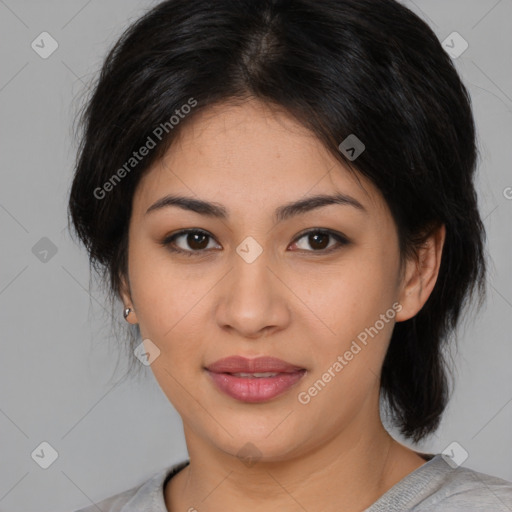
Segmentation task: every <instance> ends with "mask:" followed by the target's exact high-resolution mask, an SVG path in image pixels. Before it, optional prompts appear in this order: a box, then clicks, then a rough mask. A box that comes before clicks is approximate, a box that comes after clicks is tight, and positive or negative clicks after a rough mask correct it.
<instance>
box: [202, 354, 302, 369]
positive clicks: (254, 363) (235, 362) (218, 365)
mask: <svg viewBox="0 0 512 512" xmlns="http://www.w3.org/2000/svg"><path fill="white" fill-rule="evenodd" d="M206 369H207V370H209V371H211V372H214V373H265V372H275V373H293V372H296V371H298V370H304V368H301V367H300V366H296V365H293V364H290V363H287V362H286V361H283V360H282V359H277V358H275V357H268V356H264V357H256V358H254V359H247V358H246V357H242V356H230V357H225V358H223V359H219V360H218V361H215V362H214V363H213V364H210V365H208V366H207V367H206Z"/></svg>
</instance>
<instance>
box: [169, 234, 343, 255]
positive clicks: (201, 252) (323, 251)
mask: <svg viewBox="0 0 512 512" xmlns="http://www.w3.org/2000/svg"><path fill="white" fill-rule="evenodd" d="M189 234H199V235H206V236H207V237H210V238H213V237H212V236H211V235H210V234H209V233H207V232H206V231H203V230H201V229H184V230H181V231H178V232H177V233H174V234H172V235H169V236H166V237H165V238H164V239H163V240H162V241H161V242H160V244H161V245H162V246H164V247H165V248H166V249H168V250H169V251H171V252H173V253H179V254H183V255H185V256H203V255H204V253H205V252H206V251H209V250H211V249H201V250H197V251H194V250H190V251H187V250H184V249H179V248H177V247H176V246H175V245H173V243H174V241H175V240H176V238H179V237H180V236H183V235H189ZM311 234H321V235H328V236H331V237H332V238H334V239H335V240H336V241H337V242H338V244H339V245H338V246H334V247H330V248H329V249H320V250H316V251H315V250H311V251H308V250H304V249H299V251H302V252H308V253H309V252H310V253H319V254H330V253H332V252H334V251H337V250H339V249H341V248H342V247H344V246H347V245H349V244H350V242H349V240H348V239H347V238H346V237H344V236H343V235H341V234H339V233H336V232H335V231H331V230H330V229H323V228H318V229H310V230H308V231H305V232H303V233H301V234H300V235H299V236H297V238H295V239H294V241H293V242H292V244H295V243H297V242H298V241H299V240H301V239H302V238H304V237H306V236H308V235H311Z"/></svg>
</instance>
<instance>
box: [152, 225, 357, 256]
mask: <svg viewBox="0 0 512 512" xmlns="http://www.w3.org/2000/svg"><path fill="white" fill-rule="evenodd" d="M209 239H210V240H213V237H212V236H211V235H210V234H208V233H207V232H206V231H202V230H199V229H184V230H182V231H178V232H177V233H174V234H172V235H169V236H167V237H165V238H164V239H163V240H162V241H161V242H160V243H161V245H163V246H164V247H166V248H167V249H168V250H169V251H171V252H175V253H180V254H184V255H186V256H200V255H201V254H202V253H204V252H206V251H207V250H211V249H212V247H211V246H210V244H209ZM302 239H305V240H306V244H309V246H310V247H312V248H313V250H309V249H307V248H305V249H304V247H300V246H299V242H300V241H301V240H302ZM329 239H331V241H332V240H334V241H335V242H337V244H336V243H334V244H329V241H330V240H329ZM349 243H350V242H349V241H348V239H347V238H346V237H345V236H343V235H341V234H340V233H336V232H334V231H331V230H328V229H311V230H309V231H307V232H305V233H302V234H301V235H300V236H299V237H298V238H296V239H295V241H294V242H293V243H292V246H293V245H295V246H297V247H298V248H299V249H301V250H304V251H306V252H318V253H322V254H327V253H331V252H333V251H336V250H338V249H339V248H340V247H343V246H345V245H348V244H349ZM180 244H181V246H180Z"/></svg>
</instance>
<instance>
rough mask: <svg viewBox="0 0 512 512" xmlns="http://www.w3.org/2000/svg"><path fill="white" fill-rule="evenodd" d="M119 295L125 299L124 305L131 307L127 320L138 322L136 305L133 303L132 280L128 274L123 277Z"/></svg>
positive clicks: (132, 322) (131, 322)
mask: <svg viewBox="0 0 512 512" xmlns="http://www.w3.org/2000/svg"><path fill="white" fill-rule="evenodd" d="M119 295H120V296H121V300H122V301H123V304H124V307H125V308H130V309H131V311H130V314H129V315H128V316H127V317H126V321H127V322H128V323H130V324H137V323H138V320H137V313H136V312H135V307H134V305H133V300H132V293H131V289H130V281H129V279H128V278H127V277H126V276H122V277H121V287H120V290H119Z"/></svg>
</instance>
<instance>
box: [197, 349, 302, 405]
mask: <svg viewBox="0 0 512 512" xmlns="http://www.w3.org/2000/svg"><path fill="white" fill-rule="evenodd" d="M205 370H206V372H207V374H208V375H209V376H210V378H211V379H212V382H213V383H214V385H215V387H216V388H217V389H218V390H219V391H220V392H222V393H224V394H226V395H228V396H230V397H231V398H234V399H235V400H238V401H241V402H249V403H257V402H266V401H268V400H271V399H273V398H275V397H277V396H280V395H282V394H283V393H285V392H287V391H288V390H289V389H290V388H292V387H293V386H295V384H297V382H299V380H301V379H302V377H303V376H304V375H305V374H306V372H307V371H306V369H305V368H301V367H298V366H296V365H292V364H290V363H287V362H286V361H282V360H281V359H276V358H273V357H259V358H256V359H246V358H244V357H241V356H232V357H228V358H225V359H221V360H219V361H216V362H215V363H213V364H211V365H209V366H208V367H206V368H205Z"/></svg>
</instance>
